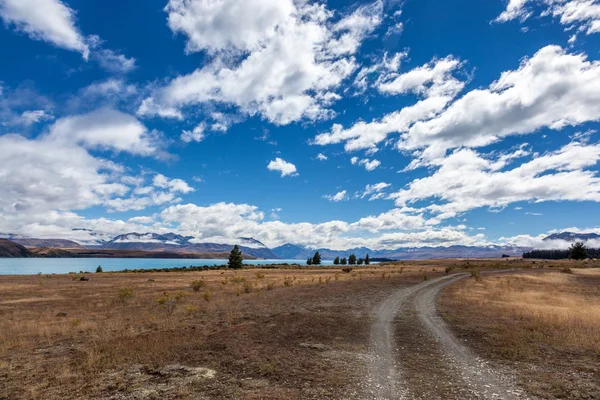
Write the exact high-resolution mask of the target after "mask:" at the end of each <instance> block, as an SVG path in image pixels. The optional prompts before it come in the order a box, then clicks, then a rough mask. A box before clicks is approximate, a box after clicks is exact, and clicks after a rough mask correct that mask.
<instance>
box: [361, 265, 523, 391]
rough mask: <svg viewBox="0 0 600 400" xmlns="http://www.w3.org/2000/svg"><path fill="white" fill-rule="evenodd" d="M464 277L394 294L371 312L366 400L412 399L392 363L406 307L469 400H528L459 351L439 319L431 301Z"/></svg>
mask: <svg viewBox="0 0 600 400" xmlns="http://www.w3.org/2000/svg"><path fill="white" fill-rule="evenodd" d="M466 276H467V275H466V274H456V275H449V276H444V277H441V278H437V279H432V280H430V281H426V282H423V283H421V284H418V285H415V286H411V287H405V288H402V289H399V290H397V291H396V292H394V293H393V294H392V295H391V296H389V297H388V298H387V299H386V300H385V301H384V302H383V303H382V304H381V306H380V307H379V308H378V309H377V310H376V312H377V320H376V321H375V323H374V325H373V326H372V329H371V343H370V353H369V374H368V377H367V381H366V382H365V387H364V389H365V396H364V398H365V399H377V400H392V399H397V400H409V399H412V397H413V396H411V388H410V387H409V385H407V384H406V382H405V379H404V378H403V372H402V366H401V365H398V362H397V359H398V352H399V348H398V345H397V338H396V336H395V329H394V320H395V318H396V314H397V312H398V310H400V309H401V308H402V305H403V304H405V303H407V302H414V308H415V310H416V313H417V316H418V319H419V320H420V321H421V322H422V323H423V325H424V326H425V327H426V330H427V331H428V332H429V334H431V335H433V336H434V337H435V340H436V341H437V343H438V344H439V345H440V348H441V350H442V351H443V353H444V354H445V356H446V358H447V360H446V361H447V363H448V364H449V365H451V366H452V367H453V368H455V369H456V370H457V371H459V373H460V375H461V376H460V377H458V379H457V382H455V383H459V384H461V385H465V386H466V387H465V388H464V389H465V392H467V393H469V396H468V398H473V399H493V400H500V399H502V400H517V399H521V400H522V399H527V398H528V397H527V396H526V395H525V394H524V393H523V392H522V391H521V390H519V389H517V388H516V386H515V385H514V384H513V382H512V380H511V379H510V377H509V376H508V375H507V374H503V373H500V372H499V371H496V370H494V369H493V368H492V367H491V366H490V365H489V364H488V363H486V362H485V361H483V360H482V359H481V358H479V357H477V356H476V355H475V354H474V353H473V352H472V351H470V350H469V349H468V348H467V347H466V346H465V345H463V344H462V343H461V342H460V341H459V340H458V339H457V338H456V337H455V336H454V335H453V334H452V332H451V331H450V329H449V328H448V327H447V325H446V324H445V322H444V321H443V320H442V319H441V318H440V316H439V315H438V313H437V311H436V308H435V298H436V296H437V295H438V293H439V292H440V290H441V289H442V288H444V287H445V286H447V285H450V284H452V283H454V282H456V281H458V280H459V279H463V278H465V277H466ZM403 311H404V310H403ZM408 351H411V349H408ZM434 379H435V378H434ZM440 395H443V394H442V393H440Z"/></svg>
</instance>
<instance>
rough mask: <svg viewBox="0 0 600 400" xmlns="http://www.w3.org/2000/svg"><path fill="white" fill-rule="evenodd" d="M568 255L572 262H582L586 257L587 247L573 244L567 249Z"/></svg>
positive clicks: (579, 243)
mask: <svg viewBox="0 0 600 400" xmlns="http://www.w3.org/2000/svg"><path fill="white" fill-rule="evenodd" d="M569 255H570V256H571V258H572V259H573V260H583V259H586V258H587V257H588V252H587V247H585V245H584V244H583V243H581V242H577V243H573V244H572V245H571V247H570V248H569Z"/></svg>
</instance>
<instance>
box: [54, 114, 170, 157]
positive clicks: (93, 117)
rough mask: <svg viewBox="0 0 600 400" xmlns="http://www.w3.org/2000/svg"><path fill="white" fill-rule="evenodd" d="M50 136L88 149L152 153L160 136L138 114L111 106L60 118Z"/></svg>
mask: <svg viewBox="0 0 600 400" xmlns="http://www.w3.org/2000/svg"><path fill="white" fill-rule="evenodd" d="M48 138H49V139H50V140H53V141H58V142H62V143H77V144H80V145H82V146H84V147H86V148H89V149H101V150H113V151H117V152H121V151H124V152H128V153H132V154H138V155H145V156H147V155H152V154H156V153H157V152H158V150H159V147H158V140H157V135H156V134H155V133H154V132H151V131H148V129H147V128H146V127H145V126H144V125H143V124H142V123H141V122H139V121H138V120H137V119H136V118H135V117H133V116H131V115H129V114H125V113H122V112H120V111H117V110H113V109H110V108H102V109H99V110H95V111H92V112H90V113H88V114H83V115H76V116H69V117H64V118H61V119H58V120H57V121H56V122H55V123H54V124H53V125H52V127H51V128H50V130H49V132H48Z"/></svg>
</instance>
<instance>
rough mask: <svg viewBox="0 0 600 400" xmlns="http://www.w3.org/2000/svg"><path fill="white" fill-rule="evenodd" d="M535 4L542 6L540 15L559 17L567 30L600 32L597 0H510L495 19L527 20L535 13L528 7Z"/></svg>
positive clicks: (505, 20) (589, 32) (590, 32)
mask: <svg viewBox="0 0 600 400" xmlns="http://www.w3.org/2000/svg"><path fill="white" fill-rule="evenodd" d="M533 5H537V6H541V8H542V12H541V14H540V16H542V17H543V16H552V17H554V18H558V21H559V23H560V24H561V25H564V26H565V30H568V31H570V30H573V29H576V31H578V32H585V33H586V34H588V35H589V34H592V33H598V32H600V4H598V2H597V1H596V0H509V2H508V4H507V6H506V10H505V11H503V12H502V14H500V15H499V16H498V17H497V18H496V19H495V21H496V22H507V21H511V20H514V19H519V20H521V22H522V21H525V20H526V19H528V18H529V17H531V16H532V15H533V14H534V12H533V10H531V9H530V7H528V6H533ZM572 38H573V37H572Z"/></svg>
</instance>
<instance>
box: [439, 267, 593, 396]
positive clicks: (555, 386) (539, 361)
mask: <svg viewBox="0 0 600 400" xmlns="http://www.w3.org/2000/svg"><path fill="white" fill-rule="evenodd" d="M557 268H559V272H549V273H542V274H540V273H537V274H532V273H522V274H516V275H515V274H511V275H504V276H484V275H482V276H481V277H479V280H474V279H473V280H467V281H463V282H460V283H459V284H457V285H454V286H453V287H451V288H449V289H448V290H447V291H446V293H445V294H444V296H443V298H442V299H441V301H440V305H441V308H442V309H443V310H444V313H445V316H446V318H447V320H448V322H449V323H450V324H451V325H452V326H453V327H454V328H455V329H456V330H457V331H458V332H459V334H460V335H461V336H464V337H467V338H468V339H469V341H470V343H471V344H472V345H473V346H475V348H476V349H477V350H478V351H479V352H480V353H482V354H483V355H485V356H487V357H492V358H493V359H496V360H499V361H505V362H507V361H510V362H511V363H512V365H513V366H515V365H516V367H517V369H518V370H519V373H520V374H519V377H520V380H521V383H523V384H524V385H525V386H526V387H527V388H528V389H529V390H530V391H531V392H532V393H533V394H535V395H537V396H540V397H542V398H556V397H558V398H569V399H579V398H590V399H597V398H600V270H598V269H594V270H581V269H572V270H571V272H572V273H569V274H566V273H561V271H560V269H562V268H564V267H562V266H558V267H557ZM586 396H590V397H586Z"/></svg>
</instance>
